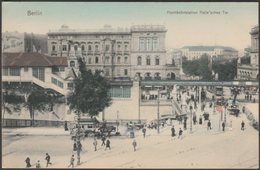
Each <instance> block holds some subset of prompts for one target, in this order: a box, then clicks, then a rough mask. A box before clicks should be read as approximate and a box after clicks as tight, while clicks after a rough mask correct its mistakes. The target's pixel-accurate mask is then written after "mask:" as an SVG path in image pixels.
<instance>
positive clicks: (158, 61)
mask: <svg viewBox="0 0 260 170" xmlns="http://www.w3.org/2000/svg"><path fill="white" fill-rule="evenodd" d="M155 65H157V66H158V65H160V59H159V56H156V58H155Z"/></svg>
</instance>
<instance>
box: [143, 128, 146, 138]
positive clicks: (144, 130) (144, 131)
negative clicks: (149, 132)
mask: <svg viewBox="0 0 260 170" xmlns="http://www.w3.org/2000/svg"><path fill="white" fill-rule="evenodd" d="M142 132H143V136H144V138H145V133H146V129H145V127H143V129H142Z"/></svg>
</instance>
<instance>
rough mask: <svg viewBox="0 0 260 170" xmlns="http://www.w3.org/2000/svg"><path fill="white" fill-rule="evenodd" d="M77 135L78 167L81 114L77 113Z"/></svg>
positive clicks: (78, 160) (78, 162)
mask: <svg viewBox="0 0 260 170" xmlns="http://www.w3.org/2000/svg"><path fill="white" fill-rule="evenodd" d="M77 126H78V127H77V133H76V140H77V165H80V150H81V146H80V147H79V145H81V144H80V112H79V111H77Z"/></svg>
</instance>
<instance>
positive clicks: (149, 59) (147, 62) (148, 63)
mask: <svg viewBox="0 0 260 170" xmlns="http://www.w3.org/2000/svg"><path fill="white" fill-rule="evenodd" d="M146 65H151V58H150V56H147V58H146Z"/></svg>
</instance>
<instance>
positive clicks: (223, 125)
mask: <svg viewBox="0 0 260 170" xmlns="http://www.w3.org/2000/svg"><path fill="white" fill-rule="evenodd" d="M225 126H226V125H225V122H223V123H222V131H223V132H224V131H225Z"/></svg>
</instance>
